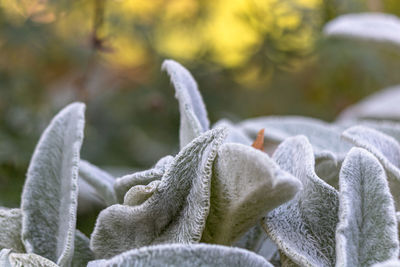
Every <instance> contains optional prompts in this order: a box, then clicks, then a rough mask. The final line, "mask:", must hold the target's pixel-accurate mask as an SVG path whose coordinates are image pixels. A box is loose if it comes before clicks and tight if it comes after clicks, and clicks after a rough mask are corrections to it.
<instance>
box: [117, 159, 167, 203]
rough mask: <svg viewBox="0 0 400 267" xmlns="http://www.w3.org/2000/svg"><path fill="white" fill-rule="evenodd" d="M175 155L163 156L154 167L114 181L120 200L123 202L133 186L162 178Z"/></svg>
mask: <svg viewBox="0 0 400 267" xmlns="http://www.w3.org/2000/svg"><path fill="white" fill-rule="evenodd" d="M173 159H174V157H172V156H165V157H163V158H161V159H160V160H159V161H158V162H157V164H156V165H155V166H154V168H152V169H150V170H146V171H141V172H135V173H133V174H128V175H125V176H123V177H121V178H117V179H116V181H115V183H114V189H115V192H116V194H117V197H118V202H120V203H123V202H124V197H125V194H126V193H127V192H128V191H129V190H130V189H131V188H132V187H135V186H138V185H147V184H149V183H151V182H153V181H156V180H160V179H161V177H162V176H163V175H164V172H165V170H166V169H167V168H168V166H169V165H170V164H171V163H172V161H173Z"/></svg>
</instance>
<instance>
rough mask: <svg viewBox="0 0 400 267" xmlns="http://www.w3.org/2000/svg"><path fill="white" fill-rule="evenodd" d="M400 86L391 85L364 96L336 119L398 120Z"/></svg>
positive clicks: (399, 116) (399, 115)
mask: <svg viewBox="0 0 400 267" xmlns="http://www.w3.org/2000/svg"><path fill="white" fill-rule="evenodd" d="M399 102H400V86H393V87H389V88H386V89H383V90H379V91H378V92H377V93H375V94H372V95H371V96H369V97H367V98H365V99H364V100H362V101H361V102H359V103H357V104H355V105H353V106H350V107H349V108H347V109H345V110H344V111H343V112H342V113H341V114H340V115H339V117H338V121H340V122H342V121H346V120H354V119H380V120H396V121H398V120H400V106H399V104H398V103H399Z"/></svg>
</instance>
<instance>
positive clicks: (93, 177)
mask: <svg viewBox="0 0 400 267" xmlns="http://www.w3.org/2000/svg"><path fill="white" fill-rule="evenodd" d="M79 178H80V179H83V180H85V182H86V183H87V184H89V185H90V186H91V187H92V188H93V189H94V190H95V192H96V193H97V195H98V196H99V197H100V198H101V199H102V200H103V202H104V203H105V204H106V205H107V206H110V205H113V204H116V203H117V196H116V193H115V191H114V182H115V179H114V177H112V176H111V175H110V174H108V173H107V172H105V171H103V170H101V169H100V168H99V167H97V166H95V165H93V164H91V163H89V162H87V161H86V160H81V161H80V163H79Z"/></svg>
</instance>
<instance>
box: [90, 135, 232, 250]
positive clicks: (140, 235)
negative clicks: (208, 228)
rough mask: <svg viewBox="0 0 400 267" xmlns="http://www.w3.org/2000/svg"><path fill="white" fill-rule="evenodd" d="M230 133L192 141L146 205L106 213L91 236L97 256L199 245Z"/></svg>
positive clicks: (103, 213) (207, 136)
mask: <svg viewBox="0 0 400 267" xmlns="http://www.w3.org/2000/svg"><path fill="white" fill-rule="evenodd" d="M225 135H226V133H225V130H224V129H215V130H210V131H207V132H205V133H204V134H202V135H200V136H199V137H197V138H196V139H194V140H193V141H191V142H190V143H189V144H188V145H187V146H185V147H184V148H183V149H182V150H181V151H180V152H179V154H178V155H177V156H176V157H175V158H174V160H173V162H172V163H171V164H170V165H169V167H168V169H167V170H166V171H165V173H164V174H163V176H162V178H161V180H160V182H159V183H158V184H157V188H156V190H154V191H152V192H151V196H149V198H148V199H147V200H145V201H144V202H143V203H141V204H140V205H135V206H129V205H119V204H117V205H113V206H111V207H108V208H107V209H105V210H103V211H102V212H101V213H100V215H99V217H98V219H97V222H96V226H95V229H94V231H93V233H92V236H91V247H92V249H93V251H94V252H95V254H96V255H97V257H99V258H100V257H101V258H110V257H112V256H115V255H117V254H119V253H122V252H124V251H126V250H129V249H133V248H139V247H142V246H149V245H155V244H161V243H193V242H199V241H200V239H201V235H202V232H203V230H204V227H205V223H206V219H207V215H208V212H209V209H210V183H211V174H212V163H213V161H214V159H215V157H216V154H217V150H218V148H219V146H220V145H221V144H222V142H223V139H224V138H225ZM138 186H141V185H138ZM130 192H131V191H128V192H127V193H130ZM136 192H137V191H136ZM132 193H135V192H132Z"/></svg>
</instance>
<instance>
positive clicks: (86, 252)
mask: <svg viewBox="0 0 400 267" xmlns="http://www.w3.org/2000/svg"><path fill="white" fill-rule="evenodd" d="M92 260H94V253H93V252H92V250H91V249H90V240H89V238H87V237H86V236H85V235H84V234H83V233H82V232H80V231H79V230H76V231H75V245H74V257H73V258H72V264H71V266H72V267H81V266H86V265H87V263H88V262H89V261H92Z"/></svg>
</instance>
